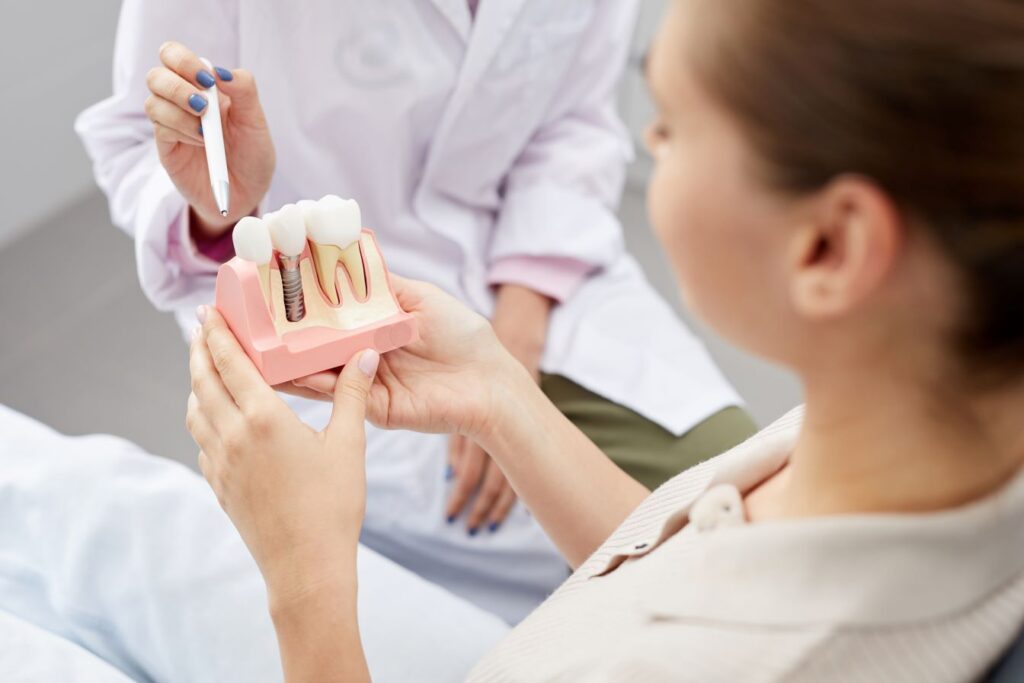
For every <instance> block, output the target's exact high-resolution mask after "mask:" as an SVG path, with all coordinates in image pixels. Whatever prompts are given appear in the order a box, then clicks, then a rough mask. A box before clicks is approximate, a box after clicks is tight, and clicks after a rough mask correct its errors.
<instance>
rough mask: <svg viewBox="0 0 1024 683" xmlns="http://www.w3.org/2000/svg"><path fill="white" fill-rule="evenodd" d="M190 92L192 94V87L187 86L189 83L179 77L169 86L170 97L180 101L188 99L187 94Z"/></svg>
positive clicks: (184, 101) (183, 101)
mask: <svg viewBox="0 0 1024 683" xmlns="http://www.w3.org/2000/svg"><path fill="white" fill-rule="evenodd" d="M191 94H192V89H191V88H190V87H189V85H188V84H187V83H186V82H185V81H183V80H181V79H180V78H179V79H178V80H177V82H176V83H175V84H174V86H173V87H172V88H171V97H172V98H173V99H174V100H175V101H180V102H182V103H186V102H187V101H188V97H189V95H191Z"/></svg>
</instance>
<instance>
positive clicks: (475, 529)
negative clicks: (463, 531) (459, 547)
mask: <svg viewBox="0 0 1024 683" xmlns="http://www.w3.org/2000/svg"><path fill="white" fill-rule="evenodd" d="M478 531H480V530H479V529H477V528H476V527H473V528H472V529H470V530H469V535H470V536H476V533H477V532H478Z"/></svg>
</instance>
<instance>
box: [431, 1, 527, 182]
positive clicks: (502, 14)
mask: <svg viewBox="0 0 1024 683" xmlns="http://www.w3.org/2000/svg"><path fill="white" fill-rule="evenodd" d="M527 1H528V0H482V1H481V2H480V5H479V7H478V8H477V11H476V19H475V23H474V25H473V27H472V32H471V33H470V35H469V43H468V45H467V47H466V57H465V59H464V60H463V65H462V70H461V71H460V72H459V78H458V82H457V84H456V87H455V92H454V93H452V97H451V99H450V100H449V102H448V107H447V109H446V110H445V112H444V115H443V116H442V118H441V122H440V124H439V125H438V130H437V133H436V134H435V136H434V142H433V144H432V145H431V149H430V157H429V159H428V161H427V167H426V172H425V175H429V174H430V171H431V170H432V167H433V166H435V165H436V161H437V159H438V157H439V156H441V155H442V154H443V149H444V145H445V142H446V141H447V139H448V136H449V135H450V134H451V132H452V128H453V126H454V125H455V122H456V120H457V119H458V116H459V113H460V112H461V111H462V108H463V107H464V106H465V105H466V102H467V101H468V100H469V99H470V97H471V96H472V94H473V89H474V88H475V87H476V85H477V83H479V82H480V79H481V78H482V77H483V75H484V74H485V73H486V72H487V67H488V66H490V64H491V62H492V61H493V60H494V57H495V55H497V53H498V50H499V49H501V47H502V45H503V44H504V42H505V40H506V39H507V38H508V33H509V31H510V30H511V28H512V26H513V25H514V24H515V20H516V18H517V17H518V16H519V13H520V12H521V11H522V9H523V6H524V5H525V4H526V3H527ZM434 3H435V4H437V5H438V7H440V6H441V5H447V4H455V3H458V4H461V5H463V7H462V9H463V11H464V13H465V16H467V17H468V16H469V10H468V7H466V0H455V2H453V3H448V2H446V1H445V0H434Z"/></svg>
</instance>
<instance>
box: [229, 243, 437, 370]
mask: <svg viewBox="0 0 1024 683" xmlns="http://www.w3.org/2000/svg"><path fill="white" fill-rule="evenodd" d="M364 233H368V234H369V237H370V238H371V239H372V240H373V244H374V246H375V247H376V246H377V240H376V238H375V237H374V236H373V232H372V231H370V230H364ZM310 257H311V253H310V249H309V245H308V244H307V245H306V249H305V250H304V251H303V253H302V259H308V258H310ZM381 259H382V260H383V256H382V257H381ZM270 267H271V269H273V270H277V269H278V266H277V262H276V259H275V260H273V261H272V262H271V265H270ZM384 271H385V272H388V271H387V265H386V264H385V266H384ZM370 286H372V285H370ZM388 293H389V294H390V295H391V298H392V299H393V300H394V301H395V304H396V306H398V300H397V298H395V294H394V292H393V291H391V285H390V283H389V284H388ZM343 305H344V304H343ZM355 305H358V304H355ZM216 306H217V310H218V311H220V314H221V315H222V316H224V320H225V321H227V324H228V326H229V327H230V328H231V331H232V332H234V333H235V337H237V338H238V342H239V343H240V344H241V345H242V348H243V349H245V352H246V354H248V356H249V358H251V359H252V362H253V364H255V365H256V368H257V369H258V370H259V371H260V374H262V375H263V378H264V379H265V380H266V381H267V384H270V385H275V384H281V383H282V382H290V381H291V380H293V379H297V378H299V377H305V376H306V375H312V374H313V373H316V372H322V371H324V370H329V369H331V368H336V367H339V366H342V365H344V364H345V363H347V362H348V361H349V360H350V359H351V358H352V356H354V355H355V354H357V353H359V352H360V351H362V350H364V349H375V350H376V351H378V352H380V353H386V352H388V351H393V350H394V349H397V348H400V347H402V346H405V345H406V344H410V343H412V342H413V341H415V340H416V339H418V338H419V334H418V331H417V328H416V321H415V320H414V319H413V317H412V316H411V315H409V314H408V313H405V312H400V313H398V314H396V315H392V316H390V317H387V318H384V319H382V320H378V321H376V322H374V323H371V324H369V325H365V326H363V327H357V328H355V329H350V330H342V329H336V328H332V327H309V328H305V329H301V330H296V331H294V332H286V333H285V334H284V335H283V336H281V337H279V336H277V330H276V329H275V328H274V321H273V320H271V317H270V307H269V306H268V305H267V301H266V298H265V297H264V295H263V291H262V284H261V282H260V276H259V269H258V267H257V266H256V264H255V263H250V262H248V261H243V260H242V259H240V258H237V257H236V258H233V259H231V260H230V261H228V262H227V263H225V264H223V265H222V266H221V267H220V270H218V271H217V291H216ZM398 309H399V311H401V306H398Z"/></svg>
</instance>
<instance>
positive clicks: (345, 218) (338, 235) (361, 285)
mask: <svg viewBox="0 0 1024 683" xmlns="http://www.w3.org/2000/svg"><path fill="white" fill-rule="evenodd" d="M306 230H307V231H308V232H309V237H310V239H311V240H312V251H313V260H314V261H315V262H316V273H317V277H318V278H319V280H320V286H321V287H323V289H324V293H325V294H326V295H327V298H328V299H330V300H331V303H332V304H334V305H335V306H337V305H338V304H339V303H340V297H339V295H338V263H341V264H342V265H343V266H344V268H345V273H347V275H348V279H349V281H350V282H351V284H352V292H353V293H354V294H355V296H356V298H357V299H359V300H360V301H363V300H365V299H366V294H367V283H366V269H365V267H364V266H363V255H362V253H361V252H360V249H359V236H360V234H362V231H363V217H362V212H361V211H360V210H359V204H358V203H356V201H355V200H353V199H342V198H341V197H336V196H335V195H332V194H329V195H327V196H326V197H324V198H323V199H321V200H320V201H318V202H316V204H315V205H313V206H312V207H310V208H309V213H308V216H307V219H306Z"/></svg>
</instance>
